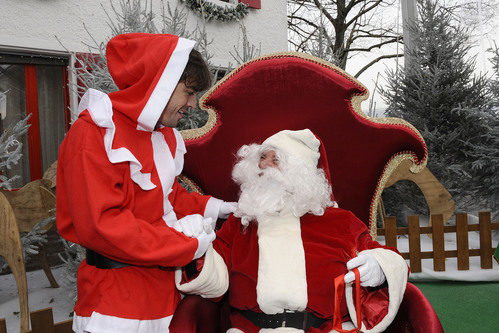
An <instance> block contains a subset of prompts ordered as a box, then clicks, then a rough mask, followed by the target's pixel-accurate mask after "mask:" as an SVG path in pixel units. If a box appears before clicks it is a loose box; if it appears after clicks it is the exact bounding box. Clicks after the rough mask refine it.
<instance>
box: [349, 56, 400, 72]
mask: <svg viewBox="0 0 499 333" xmlns="http://www.w3.org/2000/svg"><path fill="white" fill-rule="evenodd" d="M403 56H404V55H403V54H385V55H382V56H379V57H377V58H376V59H374V60H372V61H371V62H370V63H368V64H367V65H365V66H364V67H362V68H361V69H360V70H359V71H358V72H357V73H356V74H355V75H354V76H355V77H356V78H357V77H359V75H360V74H362V73H364V72H365V71H366V70H367V69H368V68H369V67H371V66H372V65H374V64H375V63H377V62H378V61H380V60H382V59H390V58H397V57H403Z"/></svg>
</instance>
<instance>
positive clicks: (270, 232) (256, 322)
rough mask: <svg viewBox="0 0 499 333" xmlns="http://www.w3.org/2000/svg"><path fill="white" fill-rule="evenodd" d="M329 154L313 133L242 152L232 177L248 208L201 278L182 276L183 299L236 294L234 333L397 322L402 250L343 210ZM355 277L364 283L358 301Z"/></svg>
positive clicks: (209, 256) (212, 251) (234, 220)
mask: <svg viewBox="0 0 499 333" xmlns="http://www.w3.org/2000/svg"><path fill="white" fill-rule="evenodd" d="M321 154H324V149H323V148H322V147H321V145H320V141H319V140H318V139H317V137H316V136H315V135H314V134H313V133H312V132H311V131H310V130H308V129H305V130H301V131H289V130H285V131H281V132H279V133H277V134H275V135H273V136H271V137H269V138H268V139H266V140H265V141H264V142H263V143H262V144H261V145H257V144H253V145H249V146H243V147H242V148H241V149H240V150H239V151H238V156H239V158H240V159H239V161H238V163H237V164H236V166H235V167H234V170H233V178H234V180H235V181H236V182H237V183H238V184H239V185H240V187H241V194H240V198H239V208H238V209H237V210H236V212H235V213H234V215H232V216H230V217H229V219H228V220H227V221H226V222H225V223H224V224H223V226H222V228H221V229H220V230H219V231H218V232H217V238H216V240H215V241H214V242H213V246H212V247H209V249H208V251H207V253H206V255H205V257H204V263H203V265H202V268H201V269H200V272H198V274H197V275H195V276H191V277H187V274H185V271H184V272H182V271H180V270H178V271H177V272H176V283H177V287H178V288H179V290H180V291H182V292H184V293H191V294H198V295H201V296H203V297H205V298H218V297H220V296H222V295H224V294H225V293H226V292H228V293H229V295H228V300H229V303H230V306H231V308H232V312H231V318H230V319H231V326H232V328H231V329H230V330H229V331H228V332H269V331H271V330H275V331H282V332H330V331H342V330H345V329H350V328H351V329H354V327H358V326H359V325H360V326H361V327H358V328H359V329H361V330H362V331H363V332H380V331H383V330H384V329H386V328H387V327H388V325H389V324H390V323H391V322H392V320H393V319H394V317H395V315H396V313H397V310H398V307H399V305H400V303H401V301H402V298H403V295H404V291H405V286H406V283H407V275H408V267H407V265H406V263H405V261H404V259H403V258H402V257H401V256H400V255H399V254H398V253H397V252H396V251H394V250H392V249H389V248H386V247H383V246H381V245H380V244H379V243H377V242H375V241H373V240H372V238H371V236H370V235H369V232H368V230H367V228H366V226H365V225H364V223H362V222H361V221H360V220H358V219H357V218H356V217H355V216H354V215H353V214H352V213H351V212H349V211H345V210H343V209H340V208H337V205H336V203H335V202H334V201H333V200H332V190H331V186H330V181H329V180H328V177H329V175H328V173H327V171H325V170H324V169H322V168H321V167H320V166H319V167H318V161H319V158H320V155H321ZM323 157H325V156H323ZM322 160H325V159H324V158H323V159H322ZM198 266H201V265H200V264H199V263H198ZM353 269H357V270H358V273H357V274H358V275H360V285H361V286H362V288H361V289H360V292H359V293H358V296H357V293H353V292H352V282H353V281H354V280H355V277H354V273H353V272H352V271H351V270H353ZM338 277H340V278H338ZM335 278H337V279H336V286H337V287H338V281H339V280H341V282H342V283H343V282H344V283H346V287H345V295H346V297H345V298H343V297H341V294H342V293H343V289H338V288H336V290H335V288H334V287H335ZM340 288H343V287H342V286H340ZM354 294H355V296H356V299H357V302H358V304H354V303H355V302H354V301H353V298H354ZM335 298H336V300H335ZM335 303H336V304H335ZM361 304H362V306H360V305H361ZM359 309H362V311H358V310H359ZM358 312H361V314H360V313H358ZM358 314H359V316H357V315H358ZM352 319H353V320H352Z"/></svg>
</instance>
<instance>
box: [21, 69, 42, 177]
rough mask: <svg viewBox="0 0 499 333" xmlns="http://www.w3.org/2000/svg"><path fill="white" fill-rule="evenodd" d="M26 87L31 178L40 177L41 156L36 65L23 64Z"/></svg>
mask: <svg viewBox="0 0 499 333" xmlns="http://www.w3.org/2000/svg"><path fill="white" fill-rule="evenodd" d="M24 77H25V87H26V114H30V113H31V117H30V118H29V121H28V123H29V124H30V125H31V126H30V127H29V129H28V147H29V168H30V176H31V180H32V181H33V180H36V179H40V178H42V156H41V148H40V120H39V117H38V89H37V86H36V66H35V65H24Z"/></svg>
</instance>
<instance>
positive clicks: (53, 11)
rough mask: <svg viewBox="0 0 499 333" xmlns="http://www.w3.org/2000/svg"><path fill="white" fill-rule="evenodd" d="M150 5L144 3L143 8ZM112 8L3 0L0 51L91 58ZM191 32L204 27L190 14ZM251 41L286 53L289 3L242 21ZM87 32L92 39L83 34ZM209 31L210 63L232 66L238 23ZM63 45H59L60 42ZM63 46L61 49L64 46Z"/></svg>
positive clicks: (269, 3)
mask: <svg viewBox="0 0 499 333" xmlns="http://www.w3.org/2000/svg"><path fill="white" fill-rule="evenodd" d="M210 1H212V2H214V3H216V4H218V5H224V6H232V5H230V4H227V3H225V2H221V1H219V0H210ZM146 2H147V3H149V1H148V0H144V1H143V3H146ZM167 2H168V3H170V5H171V6H172V8H175V6H177V5H178V6H179V8H180V7H182V8H185V7H184V6H183V5H182V4H181V3H180V2H179V1H178V0H164V3H167ZM111 3H112V4H113V5H114V6H115V7H118V8H119V1H118V0H111V1H109V0H107V1H106V0H100V1H94V0H92V1H81V0H22V1H19V0H0V16H1V19H0V48H2V47H3V48H6V47H8V48H28V49H41V50H50V51H64V50H65V49H67V50H69V51H73V52H88V47H87V46H85V44H84V43H89V44H92V45H93V44H94V43H93V42H92V39H91V37H90V35H91V36H92V37H93V38H94V39H95V40H96V41H97V42H102V41H105V40H106V39H107V38H108V36H110V35H111V29H110V28H109V27H108V25H107V21H108V19H107V17H106V13H105V12H104V10H103V8H104V9H106V10H107V12H108V13H109V14H110V15H111V17H114V16H113V14H114V13H113V11H112V9H111ZM151 3H152V8H153V10H154V12H155V15H156V21H157V27H158V28H160V27H161V23H160V21H159V16H160V9H161V3H162V1H161V0H152V2H151ZM185 11H186V12H187V13H189V20H188V22H189V27H190V28H191V29H192V28H194V27H195V26H196V24H202V21H201V20H200V19H199V17H198V16H197V15H196V14H194V13H193V12H192V11H190V10H189V9H187V8H185ZM242 23H244V25H245V26H246V29H247V33H248V36H249V40H250V42H251V43H253V44H255V45H256V46H260V45H261V53H262V54H265V53H270V52H276V51H285V50H287V31H286V1H285V0H262V8H261V9H250V13H249V14H248V15H247V16H246V17H245V18H244V19H243V20H242ZM85 27H86V29H87V30H88V32H89V33H90V35H89V34H88V33H87V32H86V31H85ZM206 30H207V32H208V33H209V35H210V38H211V39H213V43H212V45H211V46H210V51H211V53H212V54H213V58H212V62H213V64H215V65H217V66H224V67H225V66H227V64H228V62H229V61H230V62H232V63H234V61H233V60H232V59H231V56H230V54H229V51H231V52H233V46H234V45H240V41H241V30H240V26H239V23H238V22H227V23H225V22H218V21H212V22H206ZM58 39H59V40H60V42H59V41H58ZM61 44H62V45H61Z"/></svg>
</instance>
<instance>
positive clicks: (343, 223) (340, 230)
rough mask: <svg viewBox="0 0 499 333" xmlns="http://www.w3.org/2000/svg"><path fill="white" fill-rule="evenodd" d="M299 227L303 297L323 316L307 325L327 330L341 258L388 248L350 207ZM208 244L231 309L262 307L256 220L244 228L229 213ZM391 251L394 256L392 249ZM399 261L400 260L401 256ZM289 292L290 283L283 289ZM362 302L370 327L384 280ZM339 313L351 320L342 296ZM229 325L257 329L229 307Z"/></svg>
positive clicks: (382, 301)
mask: <svg viewBox="0 0 499 333" xmlns="http://www.w3.org/2000/svg"><path fill="white" fill-rule="evenodd" d="M300 228H301V239H302V242H303V249H304V254H305V269H306V285H307V297H308V300H307V305H306V310H307V311H309V312H312V313H314V314H315V315H316V316H317V317H320V318H325V319H328V321H327V322H326V323H324V324H323V325H322V326H321V328H320V329H315V328H312V329H310V330H309V332H329V331H331V330H332V328H333V323H332V318H333V312H334V297H335V295H334V278H335V277H337V276H339V275H343V274H345V273H347V268H346V263H347V261H349V260H350V259H352V258H353V257H355V256H356V255H357V253H358V252H360V251H364V250H369V249H379V248H385V249H388V251H389V252H390V253H392V251H391V249H389V248H386V247H382V246H381V245H380V244H379V243H377V242H376V241H373V240H372V238H371V236H370V235H369V232H368V230H367V228H366V226H365V225H364V224H363V223H362V222H361V221H360V220H358V219H357V218H356V217H355V216H354V215H353V214H352V213H351V212H349V211H346V210H343V209H339V208H328V209H327V210H326V211H325V213H324V215H322V216H315V215H311V214H307V215H305V216H303V217H301V219H300ZM213 248H214V250H215V251H216V253H217V254H218V255H220V256H221V258H222V259H223V262H224V263H225V265H226V267H227V270H228V278H229V287H228V301H229V303H230V306H231V307H232V308H233V309H234V310H252V311H256V312H262V310H261V309H260V307H259V304H258V301H257V284H258V272H259V268H258V265H259V243H258V226H257V224H256V223H250V224H249V226H248V227H246V228H245V227H243V226H242V225H241V221H240V219H238V218H235V217H234V216H231V217H230V218H229V219H228V220H227V221H226V222H224V224H223V226H222V228H221V229H220V230H219V231H218V233H217V239H216V240H215V241H214V243H213ZM284 251H285V249H284ZM395 251H396V250H395ZM393 254H395V255H396V256H397V257H400V256H399V255H398V254H396V253H395V252H393ZM400 261H401V262H402V263H403V259H402V258H401V257H400ZM403 264H404V265H405V263H403ZM205 265H206V264H205ZM203 269H204V268H203ZM404 274H407V272H405V273H404ZM184 277H185V276H184ZM212 277H213V275H212ZM177 278H178V276H177ZM198 278H199V277H198ZM209 279H210V278H209V277H208V280H209ZM177 281H178V280H177ZM193 282H194V283H196V279H194V280H191V281H189V284H192V283H193ZM283 283H284V282H283ZM404 287H405V282H404ZM181 289H182V287H181ZM202 289H203V287H201V288H199V290H187V291H188V292H191V293H197V294H200V295H202V296H205V297H206V295H204V294H203V291H202ZM293 292H294V291H293V289H292V287H291V288H290V289H289V293H293ZM402 294H403V291H402ZM362 303H363V314H362V316H363V321H364V324H367V327H368V328H371V327H372V326H375V325H376V324H377V323H379V322H380V321H381V320H382V319H383V318H384V317H385V316H386V314H387V313H388V304H389V298H388V292H387V288H386V284H385V285H382V286H381V287H379V288H363V292H362ZM341 315H342V320H343V321H347V320H351V319H350V316H349V313H348V309H347V305H346V302H345V298H343V300H342V302H341ZM231 325H232V327H233V328H238V329H240V330H243V331H244V332H248V333H249V332H258V331H259V329H260V328H259V327H256V326H255V325H253V324H252V323H251V322H250V321H249V320H247V319H246V318H245V317H244V316H243V315H241V314H240V313H239V312H238V311H233V312H232V314H231Z"/></svg>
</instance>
